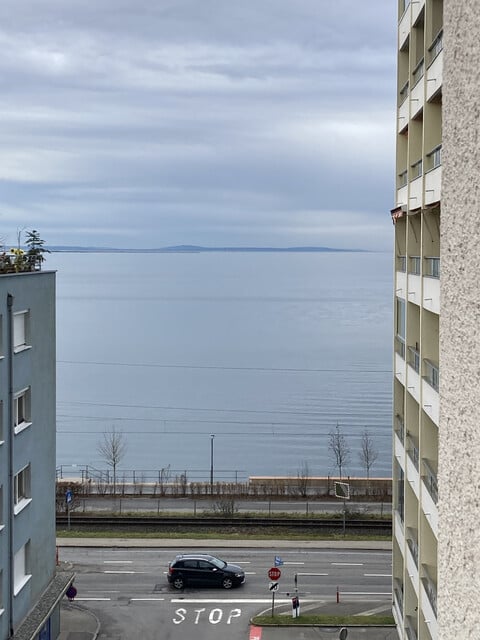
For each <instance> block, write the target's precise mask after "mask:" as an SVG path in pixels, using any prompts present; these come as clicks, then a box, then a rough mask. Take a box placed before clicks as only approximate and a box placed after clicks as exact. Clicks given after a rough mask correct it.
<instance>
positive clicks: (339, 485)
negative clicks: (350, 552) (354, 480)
mask: <svg viewBox="0 0 480 640" xmlns="http://www.w3.org/2000/svg"><path fill="white" fill-rule="evenodd" d="M335 497H336V498H342V499H343V535H345V514H346V511H347V506H346V502H345V500H350V484H349V483H348V482H335Z"/></svg>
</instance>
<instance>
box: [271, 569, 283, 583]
mask: <svg viewBox="0 0 480 640" xmlns="http://www.w3.org/2000/svg"><path fill="white" fill-rule="evenodd" d="M281 575H282V572H281V571H280V569H279V568H278V567H272V568H271V569H269V570H268V577H269V578H270V580H278V579H279V578H280V576H281Z"/></svg>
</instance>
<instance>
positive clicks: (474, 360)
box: [438, 0, 480, 640]
mask: <svg viewBox="0 0 480 640" xmlns="http://www.w3.org/2000/svg"><path fill="white" fill-rule="evenodd" d="M444 24H445V31H444V52H445V68H444V93H443V106H444V122H443V187H442V222H441V257H442V263H441V316H440V442H439V446H440V455H439V495H440V501H439V512H440V523H441V524H440V531H439V580H438V585H439V593H438V609H439V614H438V621H439V629H440V635H439V638H440V639H441V640H451V639H452V638H457V639H458V640H460V639H462V640H463V639H466V638H471V639H472V640H474V639H475V640H476V639H478V638H479V637H480V607H479V606H478V603H479V592H480V580H479V577H478V576H479V568H480V525H479V523H480V2H479V1H478V0H462V1H461V2H460V1H459V0H447V1H446V2H445V6H444Z"/></svg>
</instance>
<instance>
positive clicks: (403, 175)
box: [398, 169, 408, 189]
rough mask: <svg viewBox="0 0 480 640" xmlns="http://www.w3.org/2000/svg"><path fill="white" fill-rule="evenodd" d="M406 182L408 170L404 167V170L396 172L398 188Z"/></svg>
mask: <svg viewBox="0 0 480 640" xmlns="http://www.w3.org/2000/svg"><path fill="white" fill-rule="evenodd" d="M407 182H408V171H407V170H406V169H405V171H402V173H399V174H398V188H399V189H401V188H402V187H404V186H405V185H406V184H407Z"/></svg>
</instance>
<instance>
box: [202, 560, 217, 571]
mask: <svg viewBox="0 0 480 640" xmlns="http://www.w3.org/2000/svg"><path fill="white" fill-rule="evenodd" d="M198 567H199V569H203V570H204V571H213V569H214V566H213V565H212V564H210V562H207V561H206V560H199V561H198Z"/></svg>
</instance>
